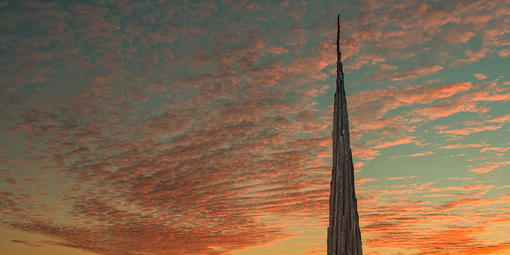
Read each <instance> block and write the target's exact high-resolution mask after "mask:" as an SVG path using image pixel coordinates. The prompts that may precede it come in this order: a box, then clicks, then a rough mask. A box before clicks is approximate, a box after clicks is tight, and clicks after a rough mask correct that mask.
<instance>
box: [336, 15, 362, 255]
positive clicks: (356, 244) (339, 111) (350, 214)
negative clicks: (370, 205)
mask: <svg viewBox="0 0 510 255" xmlns="http://www.w3.org/2000/svg"><path fill="white" fill-rule="evenodd" d="M336 47H337V48H336V53H337V64H336V68H337V69H336V93H335V110H334V115H333V172H332V175H331V191H330V192H331V193H330V195H329V227H328V255H361V254H363V253H362V251H361V232H360V228H359V216H358V206H357V201H356V196H355V193H354V166H353V164H352V152H351V145H350V139H349V120H348V117H347V101H346V99H345V89H344V71H343V67H342V53H341V52H340V15H338V23H337V36H336Z"/></svg>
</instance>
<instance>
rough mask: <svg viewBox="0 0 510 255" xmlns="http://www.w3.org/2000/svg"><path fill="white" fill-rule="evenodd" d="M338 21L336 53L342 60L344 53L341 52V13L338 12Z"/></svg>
mask: <svg viewBox="0 0 510 255" xmlns="http://www.w3.org/2000/svg"><path fill="white" fill-rule="evenodd" d="M337 18H338V21H337V28H336V53H337V56H338V62H340V60H341V58H342V53H341V52H340V13H338V16H337Z"/></svg>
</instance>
